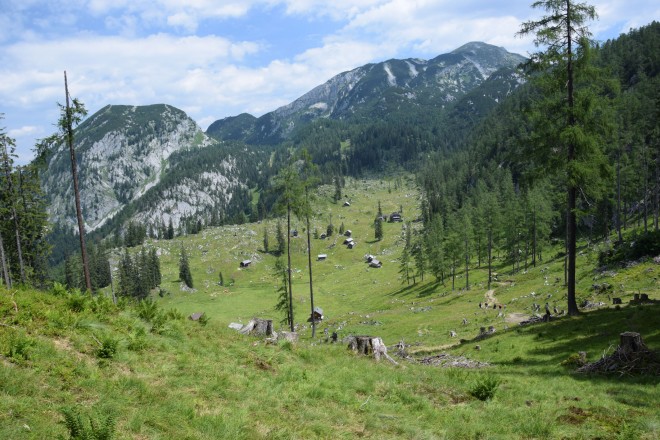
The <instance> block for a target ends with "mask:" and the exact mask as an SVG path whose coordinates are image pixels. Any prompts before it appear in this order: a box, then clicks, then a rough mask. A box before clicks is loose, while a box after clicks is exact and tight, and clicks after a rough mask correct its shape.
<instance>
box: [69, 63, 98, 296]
mask: <svg viewBox="0 0 660 440" xmlns="http://www.w3.org/2000/svg"><path fill="white" fill-rule="evenodd" d="M64 92H65V93H66V131H67V134H66V138H67V142H68V144H69V153H70V155H71V174H72V175H73V193H74V197H75V200H76V217H77V218H78V234H79V235H80V254H81V256H82V264H83V273H84V274H85V285H86V286H87V290H88V291H89V292H90V293H91V292H92V281H91V278H90V276H89V262H88V259H87V248H86V246H85V223H84V222H83V216H82V208H81V206H80V189H79V187H78V167H77V164H76V152H75V150H74V149H73V126H72V125H73V123H72V121H71V109H70V105H69V85H68V83H67V79H66V71H65V72H64Z"/></svg>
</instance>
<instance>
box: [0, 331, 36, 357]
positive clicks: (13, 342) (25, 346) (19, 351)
mask: <svg viewBox="0 0 660 440" xmlns="http://www.w3.org/2000/svg"><path fill="white" fill-rule="evenodd" d="M34 346H35V341H34V339H33V338H31V337H30V336H28V335H26V334H24V333H23V332H14V333H12V334H11V336H10V337H9V347H8V348H7V349H6V351H5V352H4V355H5V356H7V357H8V358H10V359H13V360H15V361H19V362H20V361H27V360H29V359H30V357H31V352H32V348H33V347H34Z"/></svg>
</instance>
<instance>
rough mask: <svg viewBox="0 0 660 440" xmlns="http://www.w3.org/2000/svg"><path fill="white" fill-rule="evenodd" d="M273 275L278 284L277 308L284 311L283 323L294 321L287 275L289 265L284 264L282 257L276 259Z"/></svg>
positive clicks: (276, 286)
mask: <svg viewBox="0 0 660 440" xmlns="http://www.w3.org/2000/svg"><path fill="white" fill-rule="evenodd" d="M273 276H274V277H275V280H276V282H277V284H276V285H275V292H276V293H277V303H276V304H275V310H277V311H278V312H281V313H282V316H283V318H282V320H281V321H280V322H281V323H282V324H287V325H289V323H290V322H291V321H292V317H291V315H290V310H291V309H292V307H289V288H288V283H289V278H288V275H287V267H286V264H284V260H283V259H282V257H277V259H276V260H275V266H274V268H273Z"/></svg>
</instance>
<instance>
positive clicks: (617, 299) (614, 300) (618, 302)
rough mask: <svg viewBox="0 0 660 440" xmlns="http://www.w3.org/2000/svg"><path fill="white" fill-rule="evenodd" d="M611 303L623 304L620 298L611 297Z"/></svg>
mask: <svg viewBox="0 0 660 440" xmlns="http://www.w3.org/2000/svg"><path fill="white" fill-rule="evenodd" d="M612 304H623V301H622V300H621V298H612Z"/></svg>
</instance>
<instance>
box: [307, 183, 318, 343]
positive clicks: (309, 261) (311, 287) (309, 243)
mask: <svg viewBox="0 0 660 440" xmlns="http://www.w3.org/2000/svg"><path fill="white" fill-rule="evenodd" d="M305 191H307V190H305ZM306 220H307V264H309V300H310V301H309V302H310V308H311V311H312V314H311V315H310V316H311V317H312V338H314V336H316V320H315V319H314V285H313V283H312V240H311V239H310V233H309V214H307V216H306Z"/></svg>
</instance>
